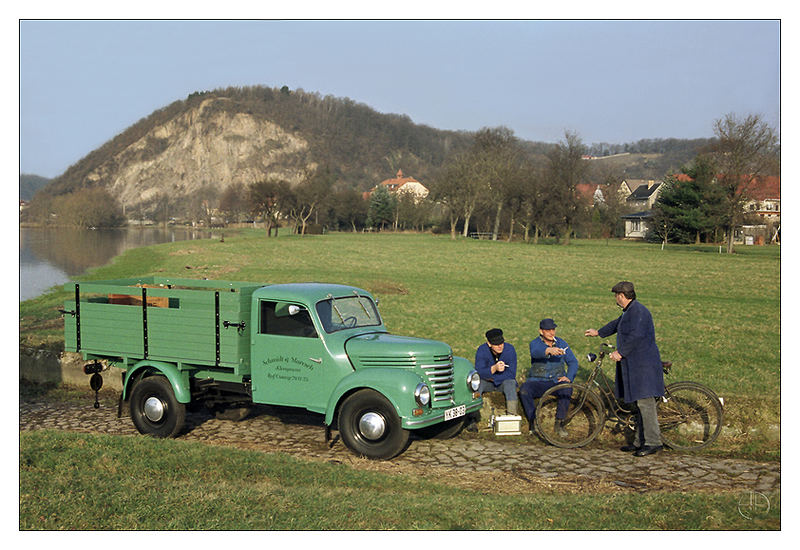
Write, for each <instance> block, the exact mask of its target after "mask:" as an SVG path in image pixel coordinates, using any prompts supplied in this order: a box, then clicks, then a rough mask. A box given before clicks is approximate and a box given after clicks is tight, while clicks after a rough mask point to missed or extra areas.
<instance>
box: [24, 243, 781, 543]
mask: <svg viewBox="0 0 800 550" xmlns="http://www.w3.org/2000/svg"><path fill="white" fill-rule="evenodd" d="M148 274H158V275H164V276H181V277H196V278H202V277H207V278H211V279H231V280H242V281H257V282H265V283H282V282H298V281H327V282H336V283H346V284H352V285H355V286H360V287H362V288H366V289H368V290H370V291H372V292H373V293H374V294H375V295H376V296H377V297H378V298H379V299H380V308H381V313H382V315H383V317H384V321H385V323H386V325H387V327H388V328H389V330H390V331H392V332H394V333H400V334H408V335H414V336H420V337H426V338H432V339H437V340H442V341H444V342H447V343H449V344H450V345H451V346H452V347H453V350H454V352H455V353H456V354H457V355H461V356H464V357H468V358H470V359H472V358H474V353H475V348H476V347H477V346H478V345H479V344H481V343H482V342H483V334H484V332H485V331H486V330H487V329H488V328H491V327H494V326H497V327H501V328H502V329H503V330H504V332H505V335H506V340H507V341H509V342H511V343H513V344H514V345H515V347H516V348H517V351H518V355H519V356H520V376H523V375H524V374H523V373H524V370H525V364H526V363H527V359H526V358H527V346H528V342H529V341H530V340H531V339H532V338H534V337H535V336H536V335H537V327H538V322H539V320H540V319H541V318H543V317H553V318H554V319H555V320H556V323H558V325H559V329H558V335H559V336H561V337H563V338H564V339H566V340H567V342H569V343H570V345H571V347H572V348H573V350H574V351H575V353H576V355H577V356H578V357H579V358H581V357H583V356H584V355H585V354H586V353H587V352H590V351H595V350H596V349H597V347H598V345H599V343H600V340H599V339H597V338H592V339H590V338H586V337H584V336H583V332H584V330H585V329H587V328H599V327H600V326H601V325H603V324H605V323H606V322H607V321H609V320H611V319H613V318H615V317H616V316H617V315H619V310H618V308H617V307H616V306H615V305H614V300H613V294H612V293H611V292H610V289H611V287H612V286H613V285H614V284H615V283H616V282H618V281H620V280H631V281H633V282H634V283H635V284H636V290H637V294H638V296H639V300H640V301H641V302H642V303H643V304H645V305H646V306H647V307H648V308H649V309H650V311H651V312H652V313H653V317H654V321H655V325H656V334H657V339H658V344H659V347H660V349H661V353H662V357H663V358H664V359H665V360H671V361H673V362H674V366H673V374H672V375H671V376H670V377H669V379H668V382H669V381H677V380H696V381H699V382H702V383H705V384H708V385H709V386H711V387H712V388H714V389H715V390H716V391H717V393H718V394H720V395H721V396H723V397H724V398H725V405H726V417H727V423H728V424H729V425H730V427H731V428H732V431H733V432H734V433H737V434H739V435H736V436H735V437H733V438H732V439H728V440H727V441H723V440H721V441H720V442H719V444H717V445H715V446H714V449H713V450H712V451H710V452H713V453H723V455H724V453H726V452H728V451H732V450H735V453H733V454H736V455H738V456H747V455H748V454H752V455H753V456H754V457H757V458H761V459H770V458H771V459H779V457H780V441H776V440H774V439H766V438H765V437H766V436H764V435H763V434H764V433H765V432H766V427H767V426H774V425H779V424H780V397H779V392H777V395H776V388H778V387H779V384H780V379H781V370H780V344H781V342H780V332H781V324H780V323H781V316H780V313H781V312H780V294H781V286H780V248H779V247H774V246H773V247H739V249H738V251H737V254H734V255H726V254H719V253H718V248H717V247H714V246H668V247H667V248H666V249H665V250H663V251H662V250H661V248H660V246H659V245H650V244H645V243H632V242H619V241H610V242H608V243H606V242H605V241H582V240H576V241H572V243H571V244H570V245H569V246H559V245H554V244H547V243H545V244H539V245H529V244H524V243H518V242H514V243H506V242H490V241H475V240H468V239H460V240H456V241H452V240H450V239H449V237H447V236H433V235H420V234H390V233H386V234H346V233H342V234H329V235H324V236H306V237H302V238H301V237H296V236H288V235H285V236H281V237H279V238H273V239H267V238H266V237H265V235H264V232H263V231H250V230H244V231H241V232H239V233H237V234H235V235H233V234H229V233H228V232H227V231H226V236H225V241H224V242H220V241H219V240H216V239H214V240H206V241H186V242H177V243H169V244H163V245H158V246H154V247H149V248H144V249H134V250H131V251H128V252H126V253H125V254H124V255H122V256H120V257H118V258H116V259H115V260H114V261H113V262H112V263H111V264H110V265H108V266H104V267H102V268H99V269H96V270H93V271H92V272H91V273H89V274H87V275H86V276H85V277H83V278H84V279H109V278H119V277H131V276H136V275H148ZM67 296H68V293H66V292H64V291H60V290H58V291H55V292H52V293H49V294H47V295H45V296H43V297H41V298H38V299H36V300H31V301H27V302H23V303H21V304H20V343H21V344H24V345H30V346H38V345H47V346H49V347H53V348H58V347H59V345H61V342H62V341H63V332H62V331H63V328H62V327H63V322H62V321H61V316H60V314H59V313H58V312H57V309H58V308H59V307H62V306H63V301H64V299H65V298H66V297H67ZM756 350H757V351H756ZM586 365H587V363H586V362H585V361H582V367H586ZM582 370H583V369H582ZM580 377H581V374H579V378H580ZM20 449H21V453H20V484H21V485H20V487H21V490H20V528H21V529H61V528H67V529H89V528H102V529H151V528H153V529H171V528H178V529H218V528H224V529H343V528H344V529H347V528H353V529H465V528H466V529H553V528H556V529H604V528H613V529H762V528H764V529H775V528H780V523H779V516H778V517H777V518H772V519H770V520H766V521H765V522H764V523H761V524H757V525H756V524H752V523H749V524H747V525H741V524H740V522H739V520H740V519H741V518H740V517H739V516H738V513H737V512H736V507H735V505H733V506H731V502H729V501H730V500H731V499H735V496H732V495H726V494H720V495H708V494H680V495H678V494H675V495H672V494H648V495H565V496H555V495H552V494H549V493H536V494H534V495H516V496H503V495H500V494H493V493H491V492H488V493H487V492H472V491H465V490H462V489H455V488H452V487H444V486H437V485H435V484H433V482H431V481H428V480H423V481H419V480H414V479H404V478H398V477H395V476H385V477H380V476H378V474H375V476H378V477H374V476H373V474H372V473H365V472H359V471H349V469H348V468H346V467H344V466H341V465H340V466H339V467H336V466H334V465H330V467H328V466H324V467H320V465H319V464H311V465H309V464H304V463H302V462H300V461H295V460H292V459H288V458H286V457H282V456H280V455H275V456H273V455H266V456H265V455H263V454H257V455H251V454H248V453H246V452H243V451H241V452H240V451H233V450H230V449H216V448H209V447H207V446H202V447H201V446H198V445H196V444H191V443H187V442H180V441H177V442H176V441H166V442H159V441H153V440H151V439H150V438H109V437H103V436H76V435H72V434H58V433H33V434H28V433H26V434H21V437H20ZM162 455H163V456H165V457H166V458H164V459H163V460H169V461H170V464H172V465H174V464H176V463H180V464H185V466H183V465H182V466H181V467H180V468H178V469H177V470H175V469H172V468H170V467H166V466H165V467H164V468H163V469H162V468H157V467H156V468H151V467H150V465H151V464H158V461H159V460H162V459H161V458H159V457H160V456H162ZM134 456H135V457H137V458H136V459H135V460H134V461H133V463H131V462H130V461H129V460H128V458H125V457H134ZM138 457H141V459H139V458H138ZM87 461H88V463H90V464H96V465H97V466H96V468H93V469H91V470H85V472H84V471H83V470H82V467H81V465H85V464H87ZM216 463H224V464H226V468H225V469H224V470H225V471H220V470H222V469H220V468H216V467H209V465H210V464H216ZM228 466H230V468H229V467H228ZM285 471H291V472H292V474H291V476H293V477H290V478H288V480H287V479H281V477H280V476H281V475H283V472H285ZM53 472H59V473H58V475H56V476H55V477H53V475H51V474H52V473H53ZM341 476H343V477H341ZM120 484H122V485H120ZM419 484H421V485H419ZM92 487H94V488H92ZM160 487H163V488H164V489H163V490H160V489H159V488H160ZM430 491H434V492H435V494H436V498H435V499H429V498H425V497H423V496H420V495H424V494H426V493H430ZM316 498H319V499H321V500H320V503H321V504H319V505H314V507H313V508H309V507H311V506H312V502H314V500H313V499H316ZM76 499H77V500H76ZM85 499H89V500H90V501H91V503H92V506H91V507H90V508H91V509H93V510H94V511H92V512H91V513H89V512H86V511H85V510H83V508H82V507H81V500H85ZM456 502H457V503H460V504H459V505H458V506H456V505H455V504H454V503H456ZM37 503H38V504H37ZM351 503H352V504H351ZM509 503H510V505H509ZM148 504H150V505H152V506H148ZM112 506H116V507H118V508H119V509H118V513H115V514H107V513H102V512H101V510H103V509H108V508H109V507H112ZM337 506H339V507H341V506H344V507H345V509H344V513H346V515H347V516H346V517H347V518H348V520H349V521H350V523H349V524H348V526H343V525H342V524H341V522H340V521H338V520H336V521H334V519H332V518H335V517H336V516H337V515H338V516H341V514H342V511H341V508H337ZM459 506H460V508H459ZM543 506H544V507H552V508H554V509H563V510H570V511H575V510H581V512H578V513H577V514H575V515H571V514H560V515H559V516H558V518H552V517H551V518H547V517H543V516H542V515H541V514H537V513H534V512H532V511H531V510H536V509H542V507H543ZM65 507H66V508H65ZM451 507H453V508H456V509H457V511H455V512H451V511H450V509H451ZM220 508H224V509H225V510H226V511H225V513H224V514H223V515H221V516H220V515H219V514H215V513H213V510H218V509H220ZM634 508H635V509H638V510H639V512H636V513H631V512H629V510H631V509H634ZM65 509H66V510H72V512H71V513H68V512H66V511H65ZM95 509H96V510H95ZM387 509H396V510H402V512H398V513H396V514H393V515H391V517H390V516H389V515H387V514H385V513H382V512H381V511H382V510H387ZM476 509H498V510H501V512H500V513H499V514H498V515H497V516H496V517H481V519H480V521H479V522H478V523H474V521H473V519H472V518H474V517H476V515H475V514H474V513H471V512H470V513H466V512H465V510H476ZM583 509H586V512H585V513H584V512H583V511H582V510H583ZM166 510H169V514H166V512H165V511H166ZM312 510H313V513H312ZM370 511H371V512H372V513H370ZM159 514H161V515H159ZM165 514H166V515H165ZM637 516H640V517H637ZM159 518H162V519H159ZM376 518H377V519H376ZM423 518H434V519H423ZM611 518H613V522H612V521H611ZM642 518H644V519H642ZM645 522H646V523H645ZM334 523H335V524H334Z"/></svg>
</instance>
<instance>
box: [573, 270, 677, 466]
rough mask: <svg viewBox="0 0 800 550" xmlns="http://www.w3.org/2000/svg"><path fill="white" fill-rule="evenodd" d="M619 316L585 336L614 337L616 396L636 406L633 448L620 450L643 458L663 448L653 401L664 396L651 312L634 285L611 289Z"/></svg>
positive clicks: (621, 283)
mask: <svg viewBox="0 0 800 550" xmlns="http://www.w3.org/2000/svg"><path fill="white" fill-rule="evenodd" d="M611 292H613V293H614V299H615V300H616V302H617V305H618V306H619V307H621V308H622V315H620V316H619V317H618V318H617V319H614V320H613V321H611V322H610V323H608V324H607V325H605V326H604V327H603V328H601V329H600V330H595V329H589V330H587V331H586V332H585V334H586V336H600V337H601V338H606V337H607V336H611V335H612V334H614V333H616V334H617V349H616V350H614V351H613V352H612V353H611V355H609V357H610V358H611V359H612V360H614V361H616V362H617V372H616V377H615V383H616V393H617V397H619V398H620V399H622V400H623V401H625V402H626V403H636V407H637V414H636V434H635V436H634V443H633V445H625V446H624V447H622V449H621V450H623V451H625V452H630V451H634V453H633V454H634V456H646V455H649V454H653V453H657V452H658V451H660V450H661V449H662V445H661V430H660V429H659V427H658V413H657V409H656V400H657V399H658V398H659V397H661V396H662V395H664V370H663V366H662V364H661V354H660V353H659V351H658V346H657V345H656V331H655V327H654V325H653V316H652V315H651V314H650V311H648V309H647V308H646V307H644V306H643V305H642V304H641V303H639V302H638V301H637V300H636V292H635V291H634V289H633V283H631V282H629V281H621V282H619V283H617V284H616V285H614V287H613V288H612V289H611Z"/></svg>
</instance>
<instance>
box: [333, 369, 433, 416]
mask: <svg viewBox="0 0 800 550" xmlns="http://www.w3.org/2000/svg"><path fill="white" fill-rule="evenodd" d="M420 382H423V380H422V378H421V377H420V376H419V375H418V374H417V373H415V372H413V371H410V370H399V369H389V368H369V369H363V370H357V371H355V372H353V373H352V374H348V375H347V376H345V377H344V378H343V379H342V380H341V381H340V382H339V384H337V385H336V387H335V388H334V390H333V392H331V396H330V398H329V399H328V406H327V408H326V410H325V425H327V426H330V425H331V424H332V423H333V417H334V414H335V413H336V407H337V406H338V405H339V403H341V401H342V399H343V398H344V397H345V396H347V395H348V394H350V393H352V392H353V391H355V390H360V389H364V388H369V389H372V390H375V391H376V392H378V393H380V394H381V395H383V396H384V397H385V398H386V399H388V400H389V402H390V403H391V404H392V406H394V409H395V411H397V415H398V416H400V417H401V418H403V417H404V416H408V414H409V413H410V412H411V409H413V408H414V407H415V406H416V401H414V390H415V389H416V387H417V385H418V384H419V383H420ZM404 410H405V413H404V412H403V411H404Z"/></svg>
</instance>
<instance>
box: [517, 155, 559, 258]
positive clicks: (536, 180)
mask: <svg viewBox="0 0 800 550" xmlns="http://www.w3.org/2000/svg"><path fill="white" fill-rule="evenodd" d="M521 187H522V206H521V210H522V218H521V220H520V225H522V228H523V229H524V231H525V234H524V239H525V242H529V240H530V238H531V235H530V234H531V231H533V243H534V244H538V242H539V235H540V234H541V232H542V231H543V230H544V228H545V227H546V226H547V224H548V223H549V222H550V220H551V219H552V214H551V212H550V210H549V205H548V203H549V200H548V196H549V194H548V192H547V181H546V178H545V169H544V167H543V166H542V165H541V164H536V163H533V162H532V161H528V162H527V163H526V164H525V167H524V168H523V170H522V177H521Z"/></svg>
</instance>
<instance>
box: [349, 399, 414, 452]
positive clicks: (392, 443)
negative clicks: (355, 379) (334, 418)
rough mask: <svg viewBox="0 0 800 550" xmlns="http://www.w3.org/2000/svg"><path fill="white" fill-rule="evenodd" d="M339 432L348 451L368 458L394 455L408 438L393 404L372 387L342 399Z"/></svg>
mask: <svg viewBox="0 0 800 550" xmlns="http://www.w3.org/2000/svg"><path fill="white" fill-rule="evenodd" d="M370 427H372V430H370ZM339 432H340V433H341V435H342V440H343V441H344V444H345V445H347V447H348V448H349V449H350V450H351V451H353V452H354V453H356V454H358V455H361V456H364V457H366V458H371V459H383V460H387V459H390V458H392V457H394V456H397V455H398V454H399V453H400V452H402V451H403V450H405V448H406V445H407V444H408V438H409V432H408V430H406V429H404V428H403V426H402V423H401V421H400V417H399V416H398V415H397V412H396V411H395V410H394V406H393V405H392V404H391V403H390V402H389V400H388V399H386V398H385V397H384V396H382V395H381V394H379V393H378V392H376V391H373V390H359V391H357V392H356V393H354V394H352V395H350V396H349V397H348V398H347V399H345V401H344V403H342V408H341V410H340V411H339Z"/></svg>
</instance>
